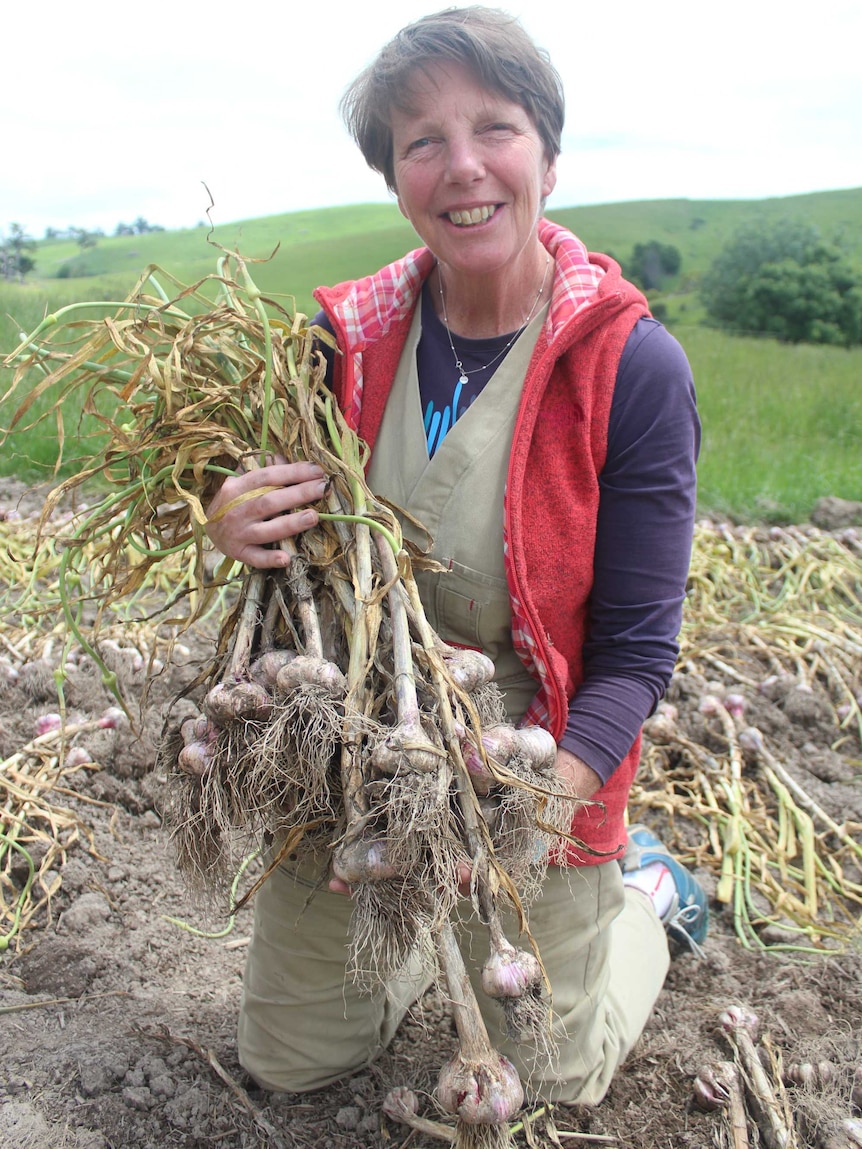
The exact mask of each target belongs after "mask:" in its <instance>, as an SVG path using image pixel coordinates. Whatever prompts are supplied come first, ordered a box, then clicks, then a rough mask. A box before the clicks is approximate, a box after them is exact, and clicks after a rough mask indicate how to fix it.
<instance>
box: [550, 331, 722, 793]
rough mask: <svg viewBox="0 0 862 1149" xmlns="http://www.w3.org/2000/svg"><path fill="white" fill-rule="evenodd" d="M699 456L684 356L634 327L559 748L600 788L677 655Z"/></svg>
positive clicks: (623, 362)
mask: <svg viewBox="0 0 862 1149" xmlns="http://www.w3.org/2000/svg"><path fill="white" fill-rule="evenodd" d="M699 446H700V423H699V421H698V417H697V411H696V407H695V392H694V384H693V382H692V377H691V369H690V367H689V365H688V361H687V359H686V357H685V354H684V353H683V350H682V348H681V347H680V345H679V344H678V343H677V341H676V340H675V339H674V338H673V336H672V335H670V334H669V332H668V331H667V330H666V329H665V328H664V327H662V326H661V324H659V323H657V322H656V321H655V320H654V319H641V320H640V321H639V322H638V323H637V324H636V326H635V328H634V330H633V331H632V334H631V335H630V336H629V339H628V342H627V344H626V346H625V349H624V351H623V355H622V358H621V359H620V365H619V369H618V371H617V382H616V389H615V391H614V398H613V403H612V405H611V414H610V421H609V426H608V454H607V459H606V462H605V467H604V469H603V471H602V473H601V475H600V476H599V486H600V499H599V517H598V530H597V536H596V553H595V570H594V584H593V592H592V599H591V603H590V625H589V635H588V640H587V642H586V643H585V646H584V681H583V682H582V684H581V686H580V687H579V688H578V691H577V693H576V694H575V696H574V698H573V699H572V702H571V704H570V707H569V720H568V725H567V727H566V732H565V734H564V735H563V737H562V738H561V739H560V745H561V746H562V747H563V748H564V749H566V750H569V751H571V752H572V753H573V754H577V756H578V757H579V758H582V759H583V760H584V762H586V763H587V765H588V766H590V767H592V769H593V770H595V771H596V773H597V774H598V775H599V776H600V777H601V779H602V781H603V782H605V781H607V779H608V778H609V777H610V776H611V774H612V773H613V772H614V770H615V769H616V768H617V766H618V765H619V764H620V762H621V761H622V760H623V758H624V757H625V755H626V754H627V753H628V751H629V750H630V749H631V746H632V743H633V742H634V740H635V738H636V737H637V734H638V731H639V730H640V728H641V725H642V723H643V721H644V719H645V718H647V717H648V716H649V715H650V714H651V713H652V711H653V710H654V709H655V706H656V704H657V703H658V702H659V700H660V699H661V697H662V695H663V694H664V692H665V690H666V688H667V684H668V682H669V681H670V676H671V674H672V673H673V668H674V664H675V662H676V658H677V655H678V653H679V645H678V642H677V636H678V634H679V628H680V623H681V620H682V604H683V600H684V598H685V584H686V577H687V574H688V567H689V561H690V558H691V540H692V531H693V525H694V515H695V485H696V476H695V462H696V459H697V453H698V449H699Z"/></svg>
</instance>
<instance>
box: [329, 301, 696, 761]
mask: <svg viewBox="0 0 862 1149" xmlns="http://www.w3.org/2000/svg"><path fill="white" fill-rule="evenodd" d="M423 297H424V298H423V316H422V318H423V329H422V338H421V339H420V343H419V348H418V351H417V366H418V372H419V386H420V396H421V400H422V410H423V412H424V413H425V425H426V434H427V435H428V441H429V453H432V454H433V452H434V450H436V448H437V446H439V444H440V442H441V441H442V437H443V436H442V435H441V434H440V433H439V428H440V426H441V420H440V419H439V418H437V419H436V420H435V419H434V413H435V412H440V411H442V410H444V408H445V407H446V405H447V404H448V407H449V409H450V410H451V411H452V415H451V417H450V422H449V425H451V421H454V419H455V418H457V417H458V416H460V415H461V414H463V411H464V410H466V409H467V407H468V406H469V404H470V402H471V401H472V398H475V395H476V394H477V393H478V391H479V390H481V388H482V386H484V384H485V383H486V382H487V380H488V378H490V377H491V375H492V374H493V371H494V369H495V368H496V366H497V365H499V363H500V362H501V361H502V356H501V357H500V358H497V359H496V360H495V361H494V362H493V363H492V364H491V366H490V367H489V369H488V370H487V371H480V370H475V368H476V367H478V366H479V365H480V364H483V363H487V362H488V361H489V360H490V358H491V356H493V355H496V352H497V351H499V350H500V349H501V348H503V347H505V345H506V343H507V341H509V339H510V337H509V336H500V337H498V338H497V339H496V340H465V339H458V340H457V343H456V347H457V350H458V354H459V357H460V359H461V360H462V361H463V363H464V366H465V367H466V368H467V369H468V370H469V375H468V379H469V381H470V387H469V388H468V389H467V390H466V391H463V392H462V393H461V394H460V396H459V398H458V400H457V401H456V402H455V404H454V406H453V403H452V396H451V394H450V395H448V396H444V395H443V393H442V392H441V390H440V385H439V381H440V380H450V381H451V380H452V378H453V374H454V373H453V360H452V348H451V347H450V345H449V341H448V335H447V333H446V329H445V328H444V327H443V325H442V324H441V323H440V322H439V320H438V319H437V317H436V314H435V313H434V310H433V306H432V305H431V301H430V298H429V295H428V291H427V290H425V291H423ZM314 322H315V323H317V324H319V325H320V326H321V327H324V328H325V329H326V330H329V331H331V327H330V325H329V323H328V321H327V319H326V317H325V315H324V314H323V312H321V313H319V314H318V315H317V316H316V317H315V319H314ZM471 364H472V365H473V368H474V369H470V368H471ZM447 386H449V387H450V390H451V384H447ZM699 447H700V423H699V420H698V417H697V410H696V405H695V391H694V383H693V381H692V376H691V369H690V367H689V364H688V361H687V359H686V357H685V354H684V352H683V350H682V348H681V347H680V345H679V344H678V343H677V341H676V340H675V339H674V338H673V336H672V335H670V333H669V332H668V331H667V330H666V328H664V327H663V326H662V325H661V324H660V323H658V322H656V320H654V319H651V318H644V319H641V320H639V321H638V323H637V324H636V325H635V327H634V329H633V331H632V333H631V335H630V336H629V339H628V341H627V343H626V346H625V348H624V350H623V354H622V356H621V358H620V363H619V368H618V370H617V380H616V387H615V390H614V397H613V402H612V405H611V412H610V419H609V423H608V450H607V458H606V461H605V466H604V468H603V470H602V473H601V475H600V476H599V487H600V499H599V513H598V523H597V535H596V550H595V564H594V582H593V590H592V595H591V599H590V624H589V635H588V639H587V641H586V643H585V646H584V679H583V682H582V683H581V685H580V686H579V687H578V690H577V693H576V694H575V696H574V698H573V699H572V700H571V702H570V704H569V718H568V723H567V726H566V731H565V734H564V735H563V737H562V738H561V739H560V745H561V746H562V747H563V748H564V749H566V750H569V751H571V752H572V753H573V754H576V755H577V756H578V757H579V758H581V759H582V760H583V761H584V762H586V764H587V765H588V766H590V767H591V768H592V769H593V770H595V772H596V773H597V774H598V775H599V777H600V778H601V779H602V781H603V782H605V781H607V779H608V778H609V777H610V776H611V774H612V773H613V772H614V770H615V769H616V768H617V766H619V764H620V762H621V761H622V760H623V758H624V757H625V756H626V754H627V753H628V751H629V750H630V749H631V746H632V743H633V742H634V740H635V738H636V736H637V734H638V731H639V730H640V728H641V725H642V724H643V722H644V719H646V718H647V717H648V716H649V715H650V714H651V713H652V711H653V710H654V709H655V707H656V705H657V703H658V702H659V700H660V699H661V697H662V695H663V694H664V692H665V690H666V689H667V685H668V682H669V681H670V677H671V674H672V673H673V668H674V664H675V662H676V658H677V655H678V653H679V646H678V641H677V638H678V634H679V628H680V624H681V620H682V605H683V601H684V598H685V583H686V577H687V573H688V566H689V560H690V556H691V540H692V530H693V523H694V513H695V492H696V476H695V463H696V460H697V454H698V450H699Z"/></svg>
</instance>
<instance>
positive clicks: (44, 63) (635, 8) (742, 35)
mask: <svg viewBox="0 0 862 1149" xmlns="http://www.w3.org/2000/svg"><path fill="white" fill-rule="evenodd" d="M439 6H441V7H442V6H443V4H440V5H439ZM504 7H505V8H506V11H508V12H510V13H512V14H513V15H516V16H519V17H520V18H521V19H522V22H523V23H524V25H525V26H526V28H527V30H528V31H529V32H530V33H531V34H532V36H533V37H534V39H535V40H536V41H537V42H538V43H539V44H540V45H541V46H543V47H545V48H547V49H548V50H549V51H550V54H551V58H552V60H553V62H554V64H555V65H556V66H557V68H558V69H559V71H560V72H561V74H562V76H563V80H564V83H565V88H566V96H567V117H566V128H565V133H564V137H563V154H562V156H561V158H560V161H559V164H558V175H559V178H558V182H557V188H556V190H555V192H554V194H553V197H552V199H551V205H552V206H554V207H560V208H562V207H569V206H574V205H578V204H589V203H609V202H616V201H620V200H631V199H664V198H669V197H673V198H676V197H686V198H691V199H723V198H743V199H751V198H761V197H763V196H780V195H790V194H794V193H798V192H809V191H820V190H827V189H833V188H846V187H858V186H862V65H860V59H859V50H860V44H862V4H859V2H858V0H819V2H818V3H815V4H805V5H803V4H797V5H788V4H785V3H778V2H777V0H775V2H773V0H724V3H722V4H695V3H692V2H691V0H686V2H682V0H652V2H646V0H642V2H637V3H635V2H634V0H612V2H601V0H593V2H592V3H578V4H571V3H569V2H568V0H518V2H516V3H515V2H513V3H511V4H506V5H504ZM437 8H438V4H437V3H435V2H434V0H430V2H428V0H426V2H417V0H364V2H357V0H350V3H344V2H343V0H328V2H327V0H323V2H321V3H317V4H303V5H301V6H300V5H299V4H297V3H293V4H291V3H288V2H286V0H280V2H279V3H273V2H272V0H257V2H256V3H246V4H237V3H234V4H231V5H227V4H224V3H223V2H222V0H209V2H207V3H204V2H202V0H198V2H197V3H189V0H185V2H183V0H179V2H174V3H165V2H164V0H150V2H149V3H147V4H119V3H116V0H111V3H106V2H103V0H79V3H77V4H66V5H63V6H62V7H55V6H53V5H52V6H51V8H50V10H49V9H48V8H47V7H46V6H45V5H42V4H27V5H23V4H20V5H16V6H15V12H14V19H13V18H11V15H10V16H7V19H6V22H5V23H6V35H7V43H6V49H7V50H6V51H5V52H4V59H3V65H2V68H0V140H2V150H0V232H4V231H5V230H6V229H7V228H8V225H9V223H11V222H13V221H14V222H16V223H20V224H22V225H23V226H24V227H25V228H26V230H27V231H28V232H29V233H30V234H31V235H33V236H35V237H37V238H39V237H41V236H42V235H43V234H44V230H45V228H46V227H48V226H52V227H58V228H64V227H67V226H69V225H75V226H78V227H85V228H90V229H92V228H99V227H101V228H103V229H104V230H105V231H107V232H109V233H110V232H112V231H113V230H114V228H115V226H116V225H117V223H118V222H120V221H131V220H133V219H134V218H136V217H137V216H144V217H145V218H146V219H147V220H149V221H150V222H151V223H158V224H161V225H163V226H165V227H171V228H174V227H188V226H193V225H195V224H196V223H197V222H198V221H199V220H200V219H202V218H203V217H204V215H205V212H206V208H207V206H208V202H209V201H208V197H207V194H206V191H205V190H204V187H203V183H204V182H205V183H206V184H207V185H208V187H209V188H210V189H211V191H212V193H213V197H214V199H215V209H214V211H213V220H214V222H216V223H226V222H231V221H233V220H238V219H245V218H250V217H254V216H261V215H270V214H273V213H277V212H284V211H294V210H299V209H303V208H314V207H323V206H331V205H336V204H345V203H360V202H368V201H372V200H374V201H381V200H386V199H387V198H388V196H387V193H386V190H385V188H384V185H383V182H382V179H381V178H380V177H379V176H377V175H376V174H375V173H373V172H370V171H369V170H368V169H367V168H366V166H365V164H364V162H363V160H362V158H361V156H360V155H359V152H358V151H357V150H356V148H355V146H354V145H353V144H352V142H351V141H350V140H349V139H348V137H347V134H346V132H345V130H344V128H343V127H342V125H341V122H340V120H339V116H338V110H337V106H338V100H339V97H340V95H341V93H342V91H343V89H344V87H345V86H346V84H347V83H348V82H349V81H350V80H351V79H352V78H353V76H354V75H355V74H356V73H357V72H358V71H360V70H361V68H362V67H363V66H364V65H365V64H366V63H368V61H369V60H370V59H371V58H372V56H373V55H374V53H375V51H376V50H377V49H378V48H379V47H380V46H381V44H382V43H383V42H384V41H385V40H387V39H388V38H389V37H390V36H391V35H392V34H394V33H395V32H396V31H397V30H398V29H399V28H400V27H402V26H403V25H404V24H406V23H409V21H410V20H411V19H414V18H415V17H417V16H420V15H423V14H425V13H427V12H430V11H435V10H436V9H437ZM300 10H301V11H304V12H305V13H306V15H304V16H301V15H299V12H300ZM13 42H14V45H15V47H14V50H12V44H13Z"/></svg>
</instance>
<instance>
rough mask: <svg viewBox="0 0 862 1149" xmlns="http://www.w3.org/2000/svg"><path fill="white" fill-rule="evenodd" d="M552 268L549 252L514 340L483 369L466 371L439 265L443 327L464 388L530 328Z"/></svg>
mask: <svg viewBox="0 0 862 1149" xmlns="http://www.w3.org/2000/svg"><path fill="white" fill-rule="evenodd" d="M550 266H551V253H550V252H548V256H547V259H546V260H545V270H544V271H543V273H542V282H541V283H540V284H539V290H538V291H537V292H536V298H535V299H534V300H533V306H532V307H531V308H530V313H529V315H527V317H526V319H525V320H524V322H523V323H522V324H521V326H520V327H519V328H518V330H517V331H515V332H513V334H512V338H511V339H510V340H509V342H508V343H507V344H506V346H505V347H504V348H503V349H502V350H501V351H498V352H497V354H496V355H495V356H494V358H493V359H489V360H488V362H487V363H485V364H483V365H482V366H481V367H471V368H470V370H469V371H466V370H465V369H464V364H463V363H462V362H461V360H460V359H459V358H458V352H457V351H456V350H455V344H454V343H453V342H452V332H451V331H450V329H449V316H448V315H447V314H446V296H445V295H444V293H443V269H442V268H441V267H440V264H439V263H438V264H437V282H438V284H439V286H440V310H441V311H442V312H443V326H444V327H445V328H446V335H447V337H448V339H449V346H450V348H451V349H452V358H453V359H454V360H455V367H456V368H457V370H458V382H459V383H460V384H461V386H462V387H465V386H466V385H467V376H468V375H475V374H476V373H477V372H478V371H487V370H488V368H489V367H491V366H493V364H494V363H496V362H497V360H498V359H502V358H503V356H504V355H505V354H506V352H507V351H508V350H509V348H510V347H511V346H512V344H513V343H514V342H515V341H516V340H517V339H518V337H519V336H520V335H522V334H523V332H524V331H525V329H526V328H527V327H529V325H530V322H531V320H532V318H533V316H534V315H535V314H536V308H537V307H538V306H539V300H540V299H541V298H542V295H543V294H544V291H545V283H546V282H547V279H548V268H549V267H550Z"/></svg>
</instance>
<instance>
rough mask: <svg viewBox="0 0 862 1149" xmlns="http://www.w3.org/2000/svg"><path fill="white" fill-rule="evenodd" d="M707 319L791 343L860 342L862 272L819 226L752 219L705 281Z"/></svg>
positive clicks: (703, 296)
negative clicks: (755, 222)
mask: <svg viewBox="0 0 862 1149" xmlns="http://www.w3.org/2000/svg"><path fill="white" fill-rule="evenodd" d="M701 299H702V301H703V304H704V307H705V308H706V313H707V317H708V319H709V321H710V322H711V323H712V324H714V325H715V326H717V327H721V328H724V329H726V330H731V331H736V332H740V333H747V334H764V335H772V336H774V337H775V338H776V339H780V340H782V341H784V342H787V343H831V344H836V345H841V346H848V347H849V346H850V345H851V344H855V343H862V278H860V276H859V275H858V273H857V272H856V271H855V270H854V268H853V267H851V265H850V264H849V263H848V262H847V260H846V258H845V257H844V255H843V253H842V252H841V251H840V250H839V249H838V248H837V247H835V246H833V245H831V244H828V243H826V242H824V241H823V240H822V239H821V238H820V234H819V232H818V231H817V229H816V228H815V227H812V226H811V225H809V224H806V223H801V222H793V221H783V222H779V223H776V224H773V225H772V226H764V225H760V226H758V225H748V226H746V227H744V228H742V229H741V230H740V231H738V232H737V233H736V235H735V236H734V238H733V239H732V240H731V242H730V244H729V245H728V246H727V247H726V248H725V249H724V251H723V252H722V253H721V255H719V256H718V258H717V259H716V260H715V261H714V262H713V264H712V266H711V267H710V269H709V271H708V272H707V274H706V276H705V277H704V280H703V284H702V287H701Z"/></svg>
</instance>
